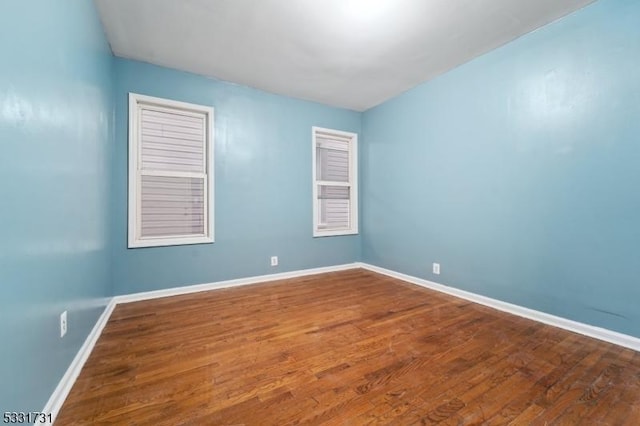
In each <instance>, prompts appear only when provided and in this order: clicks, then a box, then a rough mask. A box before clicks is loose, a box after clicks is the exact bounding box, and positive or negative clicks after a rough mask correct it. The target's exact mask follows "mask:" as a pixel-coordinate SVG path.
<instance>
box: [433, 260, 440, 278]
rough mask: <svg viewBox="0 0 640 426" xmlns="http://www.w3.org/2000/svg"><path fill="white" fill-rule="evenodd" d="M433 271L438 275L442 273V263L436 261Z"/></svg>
mask: <svg viewBox="0 0 640 426" xmlns="http://www.w3.org/2000/svg"><path fill="white" fill-rule="evenodd" d="M433 273H434V274H436V275H440V264H439V263H434V264H433Z"/></svg>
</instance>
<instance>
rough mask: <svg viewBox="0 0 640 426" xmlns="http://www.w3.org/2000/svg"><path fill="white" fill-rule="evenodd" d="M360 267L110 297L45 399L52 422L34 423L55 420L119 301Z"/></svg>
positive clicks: (296, 272)
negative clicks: (48, 396)
mask: <svg viewBox="0 0 640 426" xmlns="http://www.w3.org/2000/svg"><path fill="white" fill-rule="evenodd" d="M359 267H360V266H359V264H357V263H347V264H344V265H335V266H326V267H320V268H312V269H301V270H297V271H289V272H281V273H276V274H269V275H258V276H254V277H247V278H239V279H234V280H226V281H218V282H213V283H206V284H196V285H190V286H184V287H173V288H168V289H164V290H155V291H147V292H142V293H132V294H127V295H122V296H115V297H112V298H111V299H110V301H109V303H108V304H107V306H106V308H105V309H104V311H103V312H102V314H101V315H100V317H99V318H98V321H97V322H96V324H95V325H94V326H93V329H92V330H91V332H90V333H89V335H88V336H87V338H86V340H85V341H84V343H83V344H82V346H81V347H80V349H79V350H78V353H77V354H76V356H75V358H74V359H73V361H71V364H70V365H69V368H67V371H66V372H65V373H64V376H62V379H60V382H59V383H58V386H56V389H55V390H54V391H53V393H52V394H51V397H50V398H49V401H47V404H46V405H45V406H44V408H43V409H42V412H43V413H47V414H48V413H51V418H52V423H49V422H39V423H36V425H44V424H53V423H55V420H56V417H57V416H58V413H59V412H60V409H61V408H62V405H63V404H64V401H65V400H66V399H67V396H68V395H69V392H70V391H71V388H72V387H73V384H74V383H75V381H76V379H77V378H78V375H80V372H81V371H82V367H84V364H85V362H87V359H88V358H89V355H90V354H91V351H93V348H94V346H95V344H96V342H97V341H98V338H99V337H100V335H101V334H102V330H103V329H104V327H105V325H107V322H108V321H109V318H110V317H111V314H112V313H113V310H114V309H115V307H116V305H118V304H120V303H129V302H138V301H142V300H150V299H157V298H161V297H170V296H178V295H181V294H190V293H198V292H201V291H209V290H218V289H222V288H230V287H238V286H243V285H251V284H260V283H266V282H270V281H277V280H284V279H288V278H297V277H304V276H306V275H316V274H324V273H327V272H336V271H345V270H348V269H354V268H359Z"/></svg>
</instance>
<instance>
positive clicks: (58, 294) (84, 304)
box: [0, 0, 113, 412]
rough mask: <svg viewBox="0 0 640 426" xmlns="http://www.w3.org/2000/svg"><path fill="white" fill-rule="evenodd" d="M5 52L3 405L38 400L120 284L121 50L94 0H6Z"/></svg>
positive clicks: (0, 305)
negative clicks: (112, 218)
mask: <svg viewBox="0 0 640 426" xmlns="http://www.w3.org/2000/svg"><path fill="white" fill-rule="evenodd" d="M0 52H2V56H1V57H0V150H1V153H0V200H2V201H1V202H0V412H4V411H39V410H41V409H42V408H43V407H44V404H45V403H46V401H47V399H48V398H49V396H50V395H51V393H52V392H53V390H54V388H55V386H56V385H57V383H58V381H59V380H60V378H61V377H62V375H63V374H64V372H65V370H66V369H67V367H68V365H69V364H70V363H71V360H72V359H73V357H74V356H75V355H76V353H77V351H78V349H79V348H80V345H81V344H82V342H83V341H84V339H85V338H86V336H87V335H88V332H89V330H90V329H91V328H92V327H93V325H94V324H95V322H96V319H97V318H98V316H99V314H100V313H101V311H102V310H103V308H104V305H105V296H107V295H108V294H109V293H110V274H109V247H108V246H109V237H108V236H109V221H108V205H109V198H108V196H109V186H110V179H109V150H110V143H111V136H112V132H111V128H110V127H111V123H112V121H113V120H112V110H113V108H112V101H111V77H110V73H111V58H112V57H111V53H110V51H109V48H108V45H107V43H106V41H105V38H104V36H103V32H102V27H101V25H100V22H99V19H98V16H97V13H96V11H95V10H94V6H93V2H91V1H55V2H53V1H48V0H22V1H5V2H2V3H0ZM63 310H68V313H69V314H68V315H69V318H68V320H69V331H68V334H67V336H66V337H65V338H64V339H60V337H59V326H58V315H59V314H60V313H61V312H62V311H63Z"/></svg>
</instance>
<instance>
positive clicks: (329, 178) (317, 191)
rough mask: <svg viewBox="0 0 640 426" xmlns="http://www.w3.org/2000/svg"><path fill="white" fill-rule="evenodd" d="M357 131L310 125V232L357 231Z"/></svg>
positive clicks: (328, 234)
mask: <svg viewBox="0 0 640 426" xmlns="http://www.w3.org/2000/svg"><path fill="white" fill-rule="evenodd" d="M357 158H358V135H356V134H355V133H347V132H341V131H338V130H330V129H322V128H320V127H314V128H313V236H314V237H326V236H332V235H350V234H357V233H358V185H357V182H358V181H357V177H358V167H357Z"/></svg>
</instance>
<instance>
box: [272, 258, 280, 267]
mask: <svg viewBox="0 0 640 426" xmlns="http://www.w3.org/2000/svg"><path fill="white" fill-rule="evenodd" d="M271 266H278V256H271Z"/></svg>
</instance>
